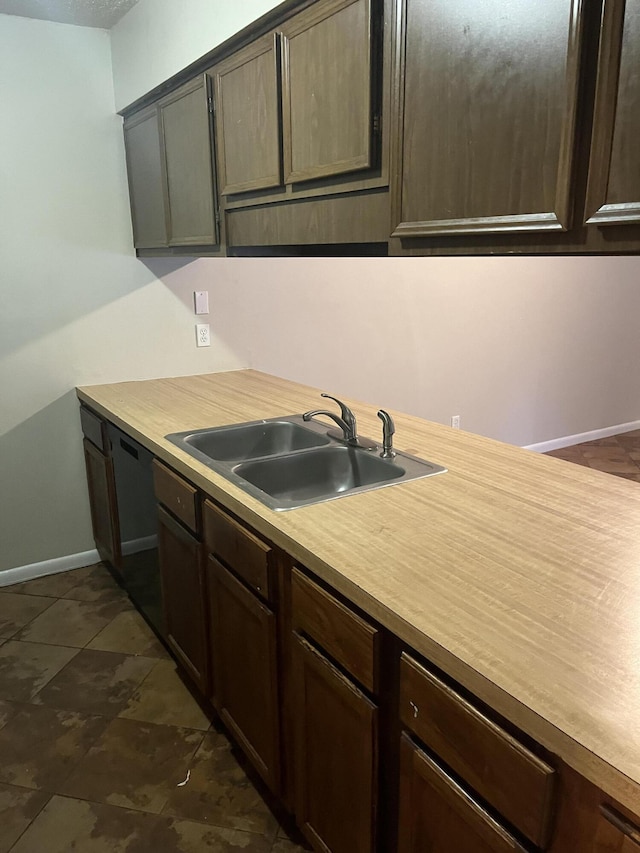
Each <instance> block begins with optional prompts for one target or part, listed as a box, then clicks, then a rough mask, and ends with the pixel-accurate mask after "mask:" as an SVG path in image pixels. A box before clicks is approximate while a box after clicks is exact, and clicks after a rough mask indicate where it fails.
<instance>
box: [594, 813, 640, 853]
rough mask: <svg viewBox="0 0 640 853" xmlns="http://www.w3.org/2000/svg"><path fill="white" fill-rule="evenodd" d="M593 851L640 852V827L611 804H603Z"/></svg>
mask: <svg viewBox="0 0 640 853" xmlns="http://www.w3.org/2000/svg"><path fill="white" fill-rule="evenodd" d="M593 853H640V828H639V827H637V826H635V825H634V824H633V823H631V822H630V821H628V820H627V819H626V818H625V817H623V816H622V815H621V814H618V812H616V811H615V810H614V809H611V808H609V806H601V807H600V819H599V822H598V830H597V832H596V841H595V846H594V849H593Z"/></svg>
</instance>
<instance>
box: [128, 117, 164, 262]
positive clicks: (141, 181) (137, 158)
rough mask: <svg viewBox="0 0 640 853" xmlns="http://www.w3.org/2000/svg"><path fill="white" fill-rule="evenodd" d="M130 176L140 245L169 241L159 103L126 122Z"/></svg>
mask: <svg viewBox="0 0 640 853" xmlns="http://www.w3.org/2000/svg"><path fill="white" fill-rule="evenodd" d="M124 144H125V151H126V155H127V176H128V178H129V198H130V202H131V219H132V223H133V244H134V246H135V247H136V249H153V248H158V247H161V246H166V245H167V223H166V220H165V207H164V189H163V187H164V184H163V176H162V154H161V150H160V130H159V127H158V110H157V107H156V105H155V104H154V105H153V106H150V107H148V108H147V109H145V110H142V111H141V112H139V113H136V114H135V115H134V116H132V117H131V118H130V119H127V120H126V121H125V123H124Z"/></svg>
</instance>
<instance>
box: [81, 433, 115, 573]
mask: <svg viewBox="0 0 640 853" xmlns="http://www.w3.org/2000/svg"><path fill="white" fill-rule="evenodd" d="M83 444H84V461H85V465H86V468H87V486H88V489H89V507H90V510H91V525H92V528H93V538H94V540H95V543H96V549H97V551H98V554H99V555H100V559H101V560H104V561H105V562H107V563H109V564H110V565H111V566H113V567H114V568H116V569H119V567H120V562H121V554H120V529H119V524H118V506H117V503H116V484H115V477H114V473H113V461H112V460H111V458H110V457H109V456H106V455H105V454H104V453H102V451H100V450H98V448H97V447H96V446H95V445H94V444H92V443H91V442H90V441H89V440H88V439H86V438H85V439H84V442H83Z"/></svg>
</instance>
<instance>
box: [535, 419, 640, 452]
mask: <svg viewBox="0 0 640 853" xmlns="http://www.w3.org/2000/svg"><path fill="white" fill-rule="evenodd" d="M634 429H640V421H631V422H630V423H628V424H616V426H610V427H605V428H604V429H594V430H591V432H579V433H577V435H565V436H564V437H563V438H552V439H551V441H541V442H539V443H538V444H528V445H526V446H525V450H535V451H536V453H547V452H548V451H549V450H559V449H560V448H561V447H571V445H573V444H582V443H583V442H584V441H596V440H597V439H598V438H608V437H609V436H610V435H619V434H620V433H623V432H631V430H634Z"/></svg>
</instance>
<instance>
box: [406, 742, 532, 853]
mask: <svg viewBox="0 0 640 853" xmlns="http://www.w3.org/2000/svg"><path fill="white" fill-rule="evenodd" d="M400 778H401V781H400V821H399V832H398V853H423V851H425V850H428V851H430V853H454V851H462V850H464V851H465V853H469V851H473V853H524V847H523V846H522V845H521V844H519V843H518V841H517V840H516V839H515V838H514V837H513V836H512V835H511V833H510V832H508V831H507V830H506V829H505V828H504V827H503V826H501V825H500V824H499V823H498V821H496V820H495V819H494V818H493V817H492V816H491V815H490V814H489V813H488V812H487V811H485V809H483V808H482V806H481V805H480V804H479V803H477V802H476V801H475V800H474V799H473V797H471V796H470V795H469V794H468V792H467V791H465V790H464V788H462V787H461V786H460V785H459V784H458V783H457V782H456V781H455V779H452V778H451V776H449V774H448V773H447V772H446V771H445V770H444V769H443V768H442V767H440V766H439V765H438V764H437V763H436V762H435V761H433V759H431V758H430V757H429V756H428V755H426V753H424V752H423V751H422V750H421V749H418V747H417V746H416V745H415V744H414V743H412V741H411V740H410V739H409V737H408V736H407V735H406V734H403V735H402V740H401V743H400Z"/></svg>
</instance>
